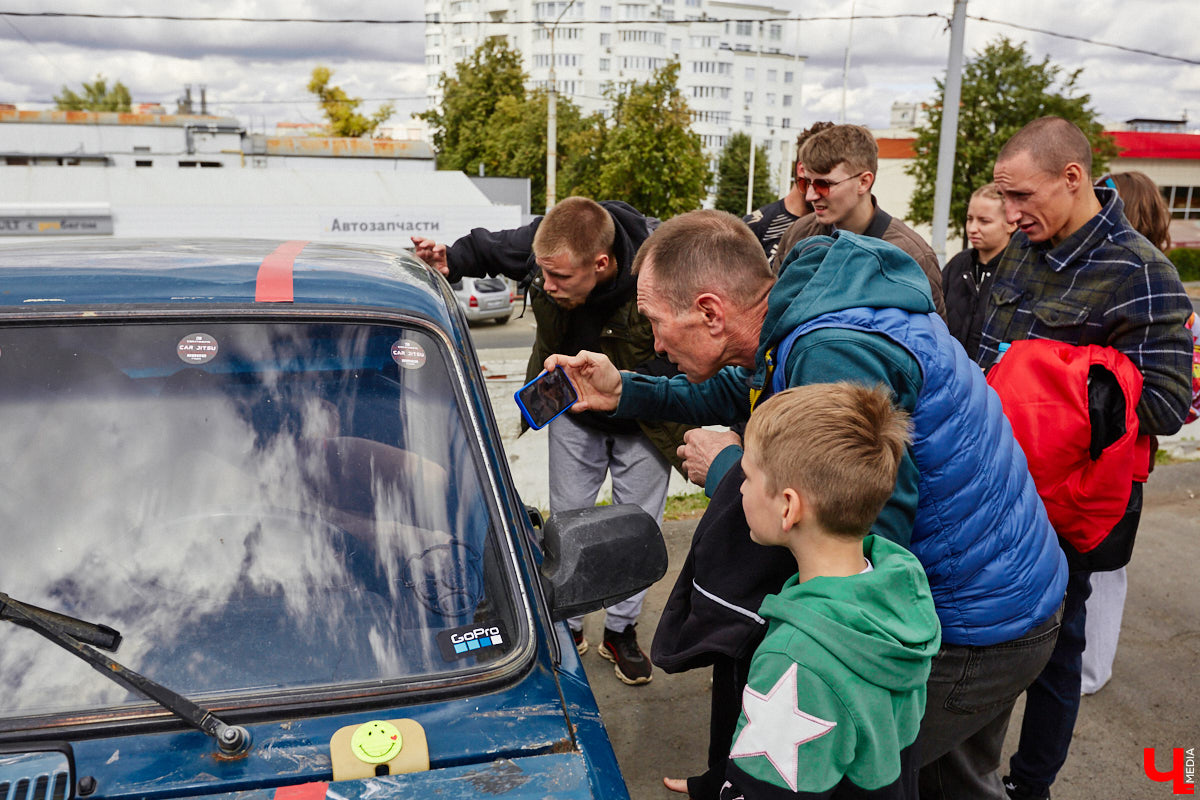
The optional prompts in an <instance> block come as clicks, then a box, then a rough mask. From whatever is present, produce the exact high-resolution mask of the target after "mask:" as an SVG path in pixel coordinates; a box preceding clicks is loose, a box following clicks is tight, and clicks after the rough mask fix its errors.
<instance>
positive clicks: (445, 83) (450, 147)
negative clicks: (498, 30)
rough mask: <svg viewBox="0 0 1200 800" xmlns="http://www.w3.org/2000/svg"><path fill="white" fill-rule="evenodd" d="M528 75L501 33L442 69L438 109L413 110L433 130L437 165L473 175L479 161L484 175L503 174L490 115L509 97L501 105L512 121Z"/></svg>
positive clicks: (523, 100) (521, 101) (518, 54)
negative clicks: (450, 70) (450, 69)
mask: <svg viewBox="0 0 1200 800" xmlns="http://www.w3.org/2000/svg"><path fill="white" fill-rule="evenodd" d="M526 78H527V76H526V75H525V72H524V71H523V70H522V69H521V54H520V53H519V52H517V51H516V50H513V49H512V48H511V47H509V46H508V42H507V41H506V40H505V39H504V37H502V36H498V37H493V38H491V39H488V40H487V41H485V42H484V43H483V44H481V45H480V46H479V47H477V48H476V49H475V52H474V53H472V54H471V56H470V58H468V59H467V60H466V61H460V62H459V63H458V64H457V65H456V66H455V70H454V75H450V74H449V73H442V77H441V78H440V79H439V85H440V86H441V89H442V106H441V108H435V109H430V110H428V111H425V112H423V113H421V114H418V115H417V116H418V117H420V118H421V119H423V120H425V121H426V122H427V123H429V127H430V129H431V130H432V132H433V147H434V149H435V150H436V151H437V166H438V169H458V170H462V171H464V172H466V173H469V174H472V175H474V174H475V173H477V172H478V171H479V167H480V165H481V164H482V165H483V169H484V172H485V173H486V174H488V175H504V174H506V172H505V170H504V169H503V168H502V162H503V160H504V159H503V158H502V153H500V152H499V149H498V148H496V147H494V146H491V144H490V143H491V140H492V139H493V138H494V137H496V136H497V135H498V134H499V131H497V130H496V128H495V127H494V126H493V120H492V117H493V116H494V115H495V114H496V113H497V109H498V108H500V106H501V101H502V100H504V99H505V98H509V100H508V101H507V103H506V104H505V106H504V107H503V108H502V109H500V110H501V113H502V118H503V119H504V120H506V121H507V122H511V121H512V120H513V118H514V111H515V110H516V109H517V108H519V107H520V106H521V105H523V104H524V102H525V81H526ZM512 103H516V104H517V105H516V106H513V105H512ZM498 121H499V120H497V122H498ZM545 122H546V120H545V116H544V115H543V117H542V128H543V133H542V142H543V149H542V172H543V173H544V172H545V165H546V161H545V158H546V156H545V146H544V143H545V139H546V135H545V132H544V129H545ZM519 177H532V175H527V176H519ZM543 191H544V189H543ZM543 196H544V195H543Z"/></svg>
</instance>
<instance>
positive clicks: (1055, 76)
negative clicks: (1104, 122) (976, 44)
mask: <svg viewBox="0 0 1200 800" xmlns="http://www.w3.org/2000/svg"><path fill="white" fill-rule="evenodd" d="M1081 72H1082V70H1075V71H1073V72H1064V71H1063V68H1062V67H1059V66H1056V65H1054V64H1051V63H1050V58H1049V56H1047V57H1046V58H1043V59H1042V60H1041V61H1040V62H1037V63H1035V62H1034V61H1033V60H1032V58H1031V57H1030V55H1029V53H1028V52H1027V51H1026V50H1025V45H1024V44H1014V43H1013V42H1011V41H1010V40H1009V39H1007V38H1005V37H999V38H998V39H996V40H994V41H992V42H990V43H989V44H987V45H986V46H985V47H984V48H983V50H982V51H980V52H978V53H976V54H975V56H974V57H973V58H971V59H969V60H967V62H966V63H965V64H964V65H963V74H962V102H961V106H960V108H959V112H958V143H957V145H956V147H955V155H954V177H953V180H952V181H951V187H952V188H951V195H950V220H949V222H950V230H951V231H953V232H954V233H955V234H957V235H961V234H962V231H963V225H964V223H965V221H966V217H967V202H968V201H969V199H970V197H971V193H972V192H973V191H975V190H976V189H977V188H979V187H980V186H982V185H983V184H985V183H988V182H989V181H991V180H992V167H993V166H994V165H995V163H996V156H997V154H998V153H999V152H1000V148H1001V147H1002V146H1003V145H1004V143H1005V142H1006V141H1008V139H1009V137H1011V136H1012V135H1013V134H1014V133H1016V132H1017V131H1018V130H1020V129H1021V128H1022V127H1023V126H1024V125H1025V124H1026V123H1028V122H1031V121H1032V120H1035V119H1037V118H1038V117H1044V116H1047V115H1055V116H1060V117H1064V118H1065V119H1068V120H1070V121H1071V122H1074V123H1075V124H1076V125H1078V126H1079V128H1080V129H1081V130H1082V131H1083V132H1084V134H1086V135H1087V137H1088V140H1089V141H1090V142H1091V143H1092V149H1093V151H1094V155H1093V173H1094V174H1097V175H1099V174H1101V173H1103V172H1104V168H1105V166H1106V165H1107V163H1108V160H1109V159H1110V158H1112V157H1114V156H1115V155H1116V154H1117V149H1116V145H1115V144H1114V143H1113V141H1112V139H1110V138H1109V137H1107V136H1104V135H1103V127H1102V126H1101V124H1100V122H1099V121H1098V120H1097V119H1096V112H1095V111H1093V110H1092V109H1091V108H1089V106H1088V104H1089V103H1090V102H1091V95H1089V94H1086V93H1081V92H1080V91H1079V86H1078V82H1079V75H1080V73H1081ZM944 98H945V83H944V81H937V94H936V95H935V97H934V99H933V101H932V104H931V106H930V109H929V120H928V122H927V123H926V124H925V125H924V126H922V127H920V128H918V129H917V140H916V142H915V144H914V149H915V150H916V153H917V155H916V158H914V159H913V162H912V163H911V164H909V165H908V166H907V167H906V168H905V172H907V173H908V174H909V175H912V176H913V177H915V178H916V180H917V186H916V190H915V191H914V192H913V194H912V197H911V199H910V200H909V205H908V218H909V220H911V221H912V222H915V223H921V222H932V221H933V194H934V185H935V183H936V180H937V155H938V153H937V151H938V138H939V136H940V131H941V127H942V108H943V101H944Z"/></svg>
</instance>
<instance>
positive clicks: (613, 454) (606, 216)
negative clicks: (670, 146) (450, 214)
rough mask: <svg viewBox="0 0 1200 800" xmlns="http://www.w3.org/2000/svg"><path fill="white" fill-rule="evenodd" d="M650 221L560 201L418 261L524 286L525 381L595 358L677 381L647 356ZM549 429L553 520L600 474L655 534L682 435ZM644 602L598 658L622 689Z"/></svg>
mask: <svg viewBox="0 0 1200 800" xmlns="http://www.w3.org/2000/svg"><path fill="white" fill-rule="evenodd" d="M656 225H657V220H653V219H651V218H647V217H645V216H643V215H642V214H641V213H639V212H638V211H637V210H636V209H634V208H633V207H632V206H629V205H627V204H626V203H621V202H608V201H605V202H602V203H597V202H595V201H593V200H590V199H588V198H586V197H568V198H566V199H564V200H562V201H560V202H559V203H558V204H557V205H555V206H554V207H553V208H552V209H550V211H549V212H547V213H546V215H545V216H544V217H541V218H539V219H536V220H534V221H533V222H532V223H530V224H529V225H526V226H524V227H521V228H515V229H512V230H506V231H495V232H493V231H488V230H485V229H483V228H476V229H474V230H472V231H471V232H470V233H469V234H467V235H466V236H464V237H462V238H461V239H459V240H458V241H456V242H454V243H453V244H452V245H450V246H449V247H447V246H446V245H442V244H437V243H435V242H434V241H433V240H431V239H424V238H420V237H413V244H414V245H416V249H415V253H416V255H417V257H418V258H421V259H423V260H424V261H425V262H426V263H428V264H429V265H430V266H432V267H434V268H435V269H437V270H438V271H439V272H441V273H442V274H443V275H445V276H446V277H447V278H448V279H449V280H450V281H455V280H458V279H459V278H461V277H462V276H464V275H469V276H475V277H482V276H484V275H506V276H508V277H510V278H513V279H514V280H517V281H518V282H522V283H525V284H526V285H527V288H526V292H525V296H526V301H527V302H528V303H529V304H530V305H531V306H532V307H533V316H534V319H535V321H536V322H537V338H536V340H535V341H534V345H533V353H532V354H531V355H530V359H529V366H528V368H527V370H526V381H529V380H532V379H533V378H534V377H536V376H537V375H538V373H540V372H541V371H542V362H544V361H545V360H546V358H548V357H549V356H551V355H553V354H561V355H568V356H571V355H575V354H576V353H578V352H579V351H581V350H588V351H594V352H602V353H604V354H605V355H607V356H608V357H609V359H610V360H612V362H613V363H614V364H617V365H619V366H620V367H621V368H622V369H628V370H634V371H637V372H642V373H645V374H652V375H673V374H675V372H676V371H675V369H674V367H673V366H672V365H671V364H670V362H669V361H667V360H666V359H665V358H663V357H660V356H657V355H656V354H655V352H654V334H653V332H652V331H651V328H650V323H649V322H648V321H647V320H646V319H645V318H644V317H643V316H642V315H641V314H640V313H639V312H638V310H637V302H636V290H637V279H636V278H635V277H634V275H633V272H632V266H633V257H634V255H635V254H636V253H637V250H638V248H639V247H640V246H641V244H642V242H643V241H645V240H646V237H648V236H649V235H650V232H651V231H652V230H653V228H654V227H656ZM548 427H549V431H550V442H549V457H550V458H549V460H550V464H549V469H550V510H551V512H554V511H563V510H567V509H572V508H585V507H588V506H592V505H594V504H595V502H596V497H597V495H598V493H599V491H600V486H601V484H602V483H603V482H604V477H605V475H606V474H610V475H611V477H612V493H613V497H612V500H613V502H614V503H633V504H635V505H637V506H638V507H640V508H642V509H643V510H644V511H645V512H646V513H648V514H650V515H651V516H652V517H654V518H655V520H657V521H658V523H659V525H661V524H662V514H663V507H664V505H665V503H666V497H667V483H668V481H669V479H670V472H671V465H672V464H674V465H675V466H676V467H677V468H679V467H680V466H681V462H680V459H679V456H678V455H677V454H676V451H677V449H678V448H679V446H680V445H682V444H683V434H684V432H685V431H686V430H688V426H684V425H680V424H677V423H669V422H658V421H655V422H643V421H640V420H618V419H613V418H612V417H610V416H609V415H607V414H602V413H584V414H563V415H560V416H559V417H557V418H556V419H554V420H553V421H552V422H551V423H550V425H549V426H548ZM644 597H645V592H640V593H639V594H636V595H634V596H633V597H631V598H629V599H627V600H623V601H621V602H620V603H616V604H614V605H613V606H610V607H609V608H608V609H606V615H605V624H604V640H603V643H602V646H601V648H600V654H601V656H603V657H604V658H606V659H608V660H609V661H612V662H613V663H614V664H615V672H616V675H617V677H618V678H619V679H620V680H621V681H622V682H623V683H626V684H629V685H631V686H632V685H638V684H643V683H649V682H650V680H651V678H652V676H653V671H652V665H651V663H650V659H649V658H648V657H647V656H646V654H645V653H644V652H642V649H641V647H640V646H639V645H638V641H637V632H636V631H637V618H638V615H639V614H640V613H641V609H642V601H643V599H644ZM569 624H570V627H571V632H572V634H573V635H574V639H575V646H576V649H578V650H579V652H580V654H583V653H584V652H586V651H587V649H588V642H587V639H585V638H584V635H583V620H582V618H576V619H572V620H570V621H569Z"/></svg>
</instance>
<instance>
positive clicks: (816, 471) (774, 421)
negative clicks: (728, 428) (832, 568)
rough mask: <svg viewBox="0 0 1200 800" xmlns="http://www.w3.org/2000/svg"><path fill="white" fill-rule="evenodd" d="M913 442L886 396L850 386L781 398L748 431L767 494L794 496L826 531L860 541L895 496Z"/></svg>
mask: <svg viewBox="0 0 1200 800" xmlns="http://www.w3.org/2000/svg"><path fill="white" fill-rule="evenodd" d="M910 441H911V439H910V435H909V416H908V414H907V413H906V412H905V411H903V410H902V409H899V408H897V407H896V406H895V405H894V404H893V403H892V396H891V393H890V392H889V391H888V390H887V389H885V388H883V387H882V386H877V387H875V388H868V387H866V386H863V385H861V384H857V383H848V382H841V383H814V384H809V385H807V386H799V387H796V388H793V389H788V390H786V391H783V392H780V393H779V394H777V395H775V396H773V397H771V398H770V399H769V400H767V401H766V402H765V403H763V404H762V405H761V406H760V407H759V408H758V409H756V410H755V412H754V413H753V414H752V415H751V416H750V423H749V424H748V425H747V426H746V454H747V456H748V457H749V458H750V459H751V460H752V461H753V462H754V464H755V465H756V466H757V467H758V468H759V469H761V470H762V472H763V474H764V476H765V478H766V488H767V491H769V492H770V493H772V494H779V493H780V492H782V491H783V490H784V489H786V488H791V489H795V490H796V491H797V492H799V493H800V494H801V495H803V496H804V498H805V499H806V500H807V501H808V502H809V503H810V504H812V507H813V510H814V513H815V516H816V520H817V522H818V524H819V525H820V526H821V527H822V528H823V529H825V530H826V531H828V532H829V533H832V534H837V535H841V536H847V537H855V538H860V539H861V538H862V537H863V536H866V534H867V533H868V531H870V529H871V525H872V524H873V523H874V522H875V518H876V517H878V516H879V512H880V511H881V510H882V509H883V506H884V504H885V503H886V502H887V500H888V498H889V497H891V496H892V492H893V491H894V490H895V488H896V474H897V472H898V470H899V468H900V459H901V458H902V457H903V456H904V451H905V446H906V445H907V444H908V443H909V442H910Z"/></svg>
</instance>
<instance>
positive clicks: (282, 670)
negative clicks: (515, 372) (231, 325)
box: [0, 339, 483, 716]
mask: <svg viewBox="0 0 1200 800" xmlns="http://www.w3.org/2000/svg"><path fill="white" fill-rule="evenodd" d="M279 344H280V343H279V341H278V339H276V340H275V341H274V342H273V346H275V347H279ZM264 388H265V392H264V393H263V394H262V396H261V397H259V398H258V399H256V401H255V403H254V404H253V406H252V407H251V406H248V405H247V403H246V402H245V400H244V399H239V398H237V397H233V396H227V395H225V394H222V393H220V392H196V391H191V390H189V391H187V392H182V393H180V394H179V395H178V396H176V397H170V396H168V395H167V392H166V390H164V396H163V397H146V396H142V397H140V398H139V397H136V396H124V395H120V394H118V395H106V396H100V397H92V396H87V395H80V396H77V397H70V396H61V395H60V396H58V397H56V402H53V403H39V402H32V401H30V402H7V403H3V404H0V453H9V454H14V453H31V452H36V453H37V454H38V457H37V458H28V457H26V458H19V459H17V460H15V461H11V462H10V466H9V468H7V469H6V470H5V471H4V474H3V475H2V477H0V523H2V524H3V526H4V529H5V551H6V552H5V557H4V559H3V564H0V590H4V591H6V592H8V593H9V594H10V595H11V596H13V597H14V598H18V599H23V600H26V601H28V602H32V603H35V604H37V605H42V606H45V607H48V608H52V609H55V610H58V611H62V612H64V613H68V614H72V615H75V616H79V617H81V618H83V619H86V620H90V621H94V622H98V623H102V624H106V625H110V626H112V627H114V628H116V629H117V630H119V631H121V633H122V634H123V636H124V643H123V644H122V646H121V649H120V652H119V653H117V654H116V656H115V658H116V659H117V660H118V661H120V662H122V663H124V664H126V665H127V666H129V667H131V668H133V669H135V670H138V671H142V672H144V673H145V674H147V675H148V676H149V677H151V678H153V679H154V680H157V681H159V682H161V683H164V684H166V685H168V686H170V687H171V688H174V689H176V690H179V691H182V692H184V693H187V694H189V695H193V696H194V695H203V694H205V693H212V692H220V691H229V690H241V689H246V690H253V689H258V688H261V687H270V686H283V685H287V686H296V685H311V684H318V683H324V682H329V681H339V682H341V681H361V680H369V679H377V678H380V677H394V676H402V675H406V674H422V673H428V672H431V671H434V670H436V669H444V668H447V665H445V664H443V663H441V659H440V656H439V655H438V650H437V646H436V643H435V639H434V634H435V633H436V631H437V630H439V629H441V628H442V627H447V626H450V625H458V624H464V623H466V622H470V621H471V619H472V616H471V615H472V614H473V613H474V612H475V611H476V606H478V604H479V602H480V600H481V599H482V596H483V586H482V566H481V564H480V559H481V558H482V555H481V551H482V549H483V543H482V541H477V542H474V543H461V542H456V541H455V540H454V537H452V536H451V534H449V533H448V531H453V530H456V529H458V528H459V527H460V526H461V525H462V520H459V519H455V520H451V519H449V513H448V508H449V507H450V503H448V502H447V497H448V494H449V493H450V492H451V489H450V484H451V483H452V481H450V480H449V479H448V477H447V473H446V470H445V468H444V467H443V466H441V465H444V464H449V463H452V458H451V454H450V449H451V448H452V447H453V446H454V444H453V442H454V441H455V440H456V439H461V431H460V432H459V433H458V434H457V435H455V434H454V433H448V432H452V431H454V430H455V429H458V428H461V423H460V422H458V421H457V419H456V418H455V416H454V412H453V409H452V406H451V405H450V404H449V403H445V402H443V403H441V404H440V405H438V406H433V405H432V404H431V407H430V408H425V409H420V411H421V413H417V410H414V409H413V408H412V407H411V406H409V407H407V408H404V409H403V411H404V416H405V424H406V427H405V432H404V435H405V437H406V439H405V441H406V443H408V444H409V448H408V449H406V450H400V449H399V448H396V447H392V446H389V445H385V444H381V443H379V442H373V441H369V440H366V439H361V438H357V437H348V436H341V437H339V436H332V435H331V434H332V433H334V432H336V431H337V430H338V425H339V422H338V419H337V410H336V408H334V407H332V406H331V404H330V403H329V402H328V401H325V400H322V399H320V398H318V397H315V396H313V395H311V394H306V395H301V396H299V397H296V396H294V395H295V394H296V393H295V391H294V390H293V391H292V396H289V395H288V393H286V392H283V391H281V390H280V389H279V388H278V387H273V386H269V385H268V386H266V387H264ZM273 406H274V407H273ZM399 406H400V403H399V402H398V401H397V404H396V406H394V407H397V408H399ZM435 409H436V410H435ZM422 414H423V415H424V416H422ZM287 415H291V416H290V417H287ZM284 417H287V418H286V419H284ZM263 418H269V419H270V420H271V422H270V423H264V422H263ZM280 419H284V421H283V422H280ZM458 444H460V445H461V441H459V442H458ZM414 450H415V451H417V452H419V453H423V454H425V455H424V456H420V455H416V454H414V453H413V452H412V451H414ZM54 454H57V455H54ZM430 454H433V457H430ZM364 471H366V472H367V473H368V474H367V479H366V480H365V481H363V480H362V478H363V477H364V476H363V474H362V473H363V472H364ZM470 483H471V484H473V482H470ZM464 486H465V485H464ZM462 488H463V487H459V490H460V491H462ZM364 493H365V495H366V496H367V499H366V500H362V497H363V496H364ZM331 498H332V499H331ZM347 498H349V499H347ZM474 499H475V498H469V497H466V496H460V497H458V499H457V501H456V505H459V506H462V507H463V508H466V507H467V505H468V504H469V503H470V502H472V501H473V500H474ZM343 501H344V502H343ZM364 506H365V507H364ZM454 513H455V515H456V516H458V515H459V513H460V510H459V509H455V512H454ZM468 513H469V512H468ZM414 522H416V523H419V527H418V526H417V525H414V524H413V523H414ZM12 531H20V533H19V534H17V535H15V536H14V535H13V534H12ZM478 535H479V538H480V539H482V534H478ZM0 642H2V646H0V715H2V716H10V715H13V714H14V713H21V714H25V713H43V712H52V711H61V710H67V709H80V708H96V707H104V706H109V705H117V704H121V703H126V702H141V699H140V698H137V697H135V696H131V694H130V693H129V692H128V691H127V690H125V689H124V688H122V687H120V686H118V685H116V684H114V683H112V682H110V681H108V680H105V679H104V678H102V677H100V676H99V675H97V674H95V673H94V672H93V671H92V669H91V668H90V667H89V666H87V665H86V664H85V663H83V662H82V661H79V660H77V659H75V658H74V657H72V656H71V655H69V654H67V653H66V652H64V651H62V650H61V649H59V648H58V647H55V646H54V645H52V644H51V643H49V642H48V641H45V640H43V639H42V638H40V637H38V636H37V635H36V634H34V633H33V632H31V631H27V630H24V629H19V628H17V627H15V626H3V627H0ZM451 666H453V665H451Z"/></svg>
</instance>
